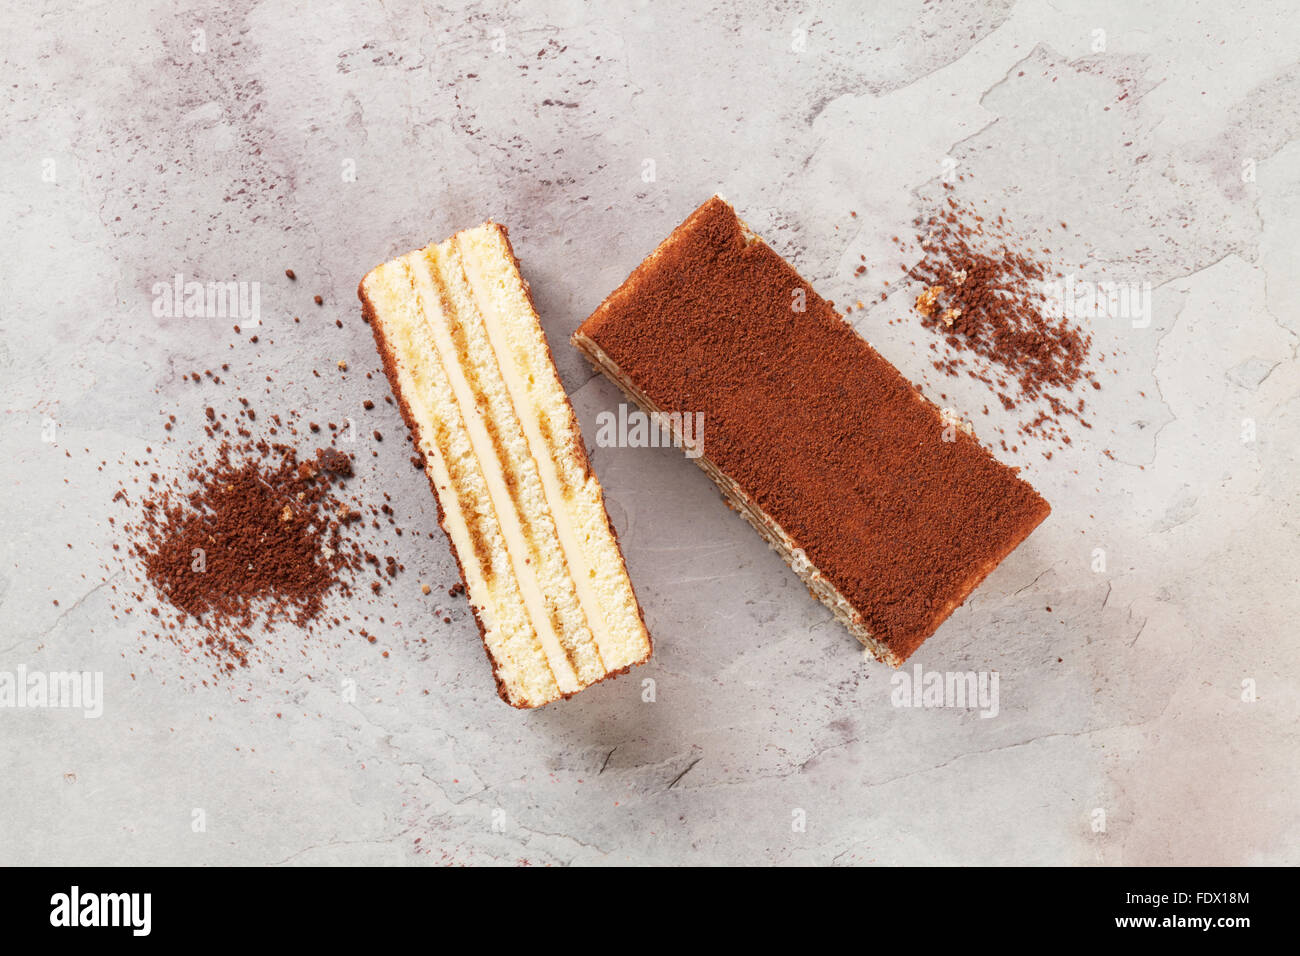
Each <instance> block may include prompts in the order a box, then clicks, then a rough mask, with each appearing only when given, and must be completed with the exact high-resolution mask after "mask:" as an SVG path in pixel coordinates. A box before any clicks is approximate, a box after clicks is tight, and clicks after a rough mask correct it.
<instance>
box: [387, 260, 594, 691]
mask: <svg viewBox="0 0 1300 956" xmlns="http://www.w3.org/2000/svg"><path fill="white" fill-rule="evenodd" d="M405 261H406V263H407V266H408V268H409V269H410V270H411V278H412V280H413V281H412V288H414V289H415V292H416V295H417V296H418V297H419V300H420V303H421V311H422V313H423V314H424V315H425V317H426V319H427V326H428V328H429V330H430V332H431V334H432V338H433V341H434V345H435V347H436V349H437V352H438V360H439V362H440V363H441V364H442V367H443V369H444V371H445V372H446V376H447V380H448V382H449V384H450V385H451V388H452V392H453V394H454V395H455V397H456V403H457V405H459V406H460V411H461V416H462V419H463V421H464V424H465V428H466V431H467V432H468V434H469V438H470V443H471V445H472V446H473V449H474V455H475V457H477V458H478V460H479V466H480V468H481V470H482V474H483V478H484V480H485V482H486V483H487V487H488V493H489V496H490V498H491V501H492V508H493V510H494V511H495V512H496V514H497V518H498V520H499V522H500V525H501V531H502V534H503V536H504V537H505V539H506V549H507V551H508V552H509V554H510V560H511V565H512V567H513V568H514V572H515V579H516V581H517V583H518V586H519V591H520V593H521V595H522V596H523V599H524V605H525V606H526V607H527V609H528V616H529V618H531V620H532V623H533V628H534V630H535V631H536V632H537V638H538V640H539V641H540V642H541V645H542V649H543V650H544V651H545V653H546V660H547V663H548V664H549V665H550V668H551V672H552V673H553V674H554V675H555V682H556V684H557V685H558V686H559V688H560V690H561V691H562V692H563V693H566V694H571V693H574V692H576V691H578V690H581V689H582V684H581V683H580V682H579V680H578V675H577V673H576V672H575V671H574V669H573V665H572V664H570V663H569V659H568V657H567V656H566V655H565V653H564V648H563V646H562V645H561V644H560V639H559V637H558V636H557V635H556V633H555V629H554V627H553V626H552V624H551V618H550V615H549V614H548V613H547V608H546V596H545V594H544V593H543V592H542V587H541V583H540V582H539V581H538V579H537V574H536V572H535V570H534V569H533V568H532V566H531V565H530V564H529V563H528V561H527V559H526V555H527V554H528V553H529V548H528V542H527V538H526V536H525V535H524V531H523V526H522V525H521V523H520V520H519V515H518V514H517V513H516V511H515V508H514V504H513V502H512V500H511V496H510V490H509V487H508V486H507V484H506V479H505V472H504V467H503V465H502V463H501V462H500V461H499V460H498V458H497V454H496V450H495V448H494V447H493V443H492V437H491V435H490V434H489V432H488V429H487V427H486V425H485V424H484V422H483V415H482V413H481V412H480V411H479V408H478V405H477V403H476V402H475V400H474V392H473V390H472V389H471V388H470V385H469V382H468V380H467V379H466V377H465V371H464V369H463V368H462V367H461V364H460V360H459V358H458V357H457V353H456V347H455V344H454V343H453V341H452V338H451V335H450V333H449V332H448V331H447V324H448V323H449V322H452V321H454V318H453V317H451V316H448V315H447V314H446V313H445V312H444V310H443V306H442V297H441V296H440V295H439V293H438V291H437V287H436V284H435V282H434V279H433V276H432V274H431V272H430V266H429V262H428V259H427V257H426V256H425V255H416V256H413V257H411V258H409V259H407V260H405ZM435 317H436V318H435Z"/></svg>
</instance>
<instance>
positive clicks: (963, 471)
mask: <svg viewBox="0 0 1300 956" xmlns="http://www.w3.org/2000/svg"><path fill="white" fill-rule="evenodd" d="M573 341H574V344H575V345H576V346H577V347H578V348H579V349H581V350H582V351H583V352H584V353H585V354H586V355H587V357H588V358H589V359H590V360H591V362H592V363H593V364H594V365H595V366H596V368H597V369H599V370H600V371H602V372H604V373H605V374H606V375H608V376H609V377H610V378H611V379H612V380H613V381H614V382H615V383H616V384H617V385H618V386H619V387H620V388H621V389H622V390H623V391H624V392H625V393H626V394H627V395H628V397H629V398H631V399H632V400H633V401H634V402H636V403H637V404H638V405H639V406H641V408H642V409H643V410H644V411H646V412H647V413H649V414H651V415H656V414H660V415H662V414H663V413H668V414H667V415H665V416H664V418H663V420H668V421H672V420H683V419H684V418H685V416H687V415H690V414H692V413H696V414H698V413H701V412H702V413H703V415H704V423H705V430H704V432H703V434H704V435H705V436H706V438H707V441H705V442H704V445H703V447H702V448H698V449H695V451H696V452H699V453H701V454H699V456H698V457H696V459H695V460H696V461H697V462H698V463H699V464H700V465H701V467H703V468H704V470H705V471H706V472H707V473H708V474H709V476H710V477H711V478H712V479H713V480H714V481H715V482H717V484H718V485H719V486H720V487H721V489H722V492H723V494H724V495H725V496H726V497H727V499H728V500H729V501H730V502H731V504H732V505H733V506H734V507H735V508H736V509H737V510H738V511H739V512H740V513H741V514H742V515H744V516H745V517H746V518H747V519H748V520H749V521H750V523H751V524H753V525H754V527H755V528H757V529H758V531H759V533H760V534H762V535H763V537H764V538H766V539H767V541H768V543H769V544H771V545H772V547H774V548H775V549H776V550H777V551H778V552H780V554H781V555H782V556H783V557H784V558H785V560H786V561H787V562H788V563H789V564H790V566H791V567H792V568H794V570H795V571H796V572H797V573H798V574H799V576H800V577H801V578H802V579H803V581H804V583H805V584H807V585H808V587H809V589H810V590H811V591H812V592H813V594H815V595H816V596H817V597H819V598H820V599H821V600H822V601H824V602H825V603H826V605H827V606H828V607H829V608H830V609H831V610H832V611H833V612H834V613H835V616H836V617H837V618H839V619H840V620H841V621H843V622H844V624H845V625H846V626H847V627H848V629H849V630H850V631H851V632H852V633H853V635H854V636H855V637H857V639H858V640H859V641H861V642H862V643H863V644H864V645H865V646H866V647H867V648H869V649H870V650H871V651H872V653H873V654H874V655H875V656H876V657H877V658H878V659H880V660H883V661H887V662H888V663H890V664H892V665H894V666H898V665H900V664H901V663H902V662H903V661H905V660H906V659H907V658H908V656H910V655H911V654H912V652H913V651H915V650H916V648H917V647H918V646H919V645H920V644H921V642H922V641H924V640H925V639H926V638H927V637H929V636H930V635H931V634H933V633H934V631H935V629H936V628H937V627H938V626H939V625H940V624H941V623H942V622H943V621H944V619H945V618H947V617H948V615H949V614H951V613H952V611H953V610H954V609H955V608H956V607H958V606H959V605H960V604H961V603H962V602H963V601H964V600H965V599H966V597H967V595H969V594H970V593H971V591H972V590H973V589H974V588H975V586H976V585H977V584H979V582H980V581H981V580H983V578H984V577H985V575H987V574H988V573H989V572H990V571H992V570H993V568H994V567H996V566H997V564H998V562H1000V561H1001V560H1002V559H1003V558H1004V557H1006V556H1007V555H1008V554H1009V553H1010V552H1011V551H1012V550H1013V549H1014V548H1015V547H1016V546H1017V545H1018V544H1019V543H1020V542H1021V541H1023V540H1024V539H1025V538H1026V537H1027V536H1028V535H1029V533H1030V532H1031V531H1032V530H1033V529H1034V528H1035V527H1036V526H1037V525H1038V523H1039V522H1040V521H1042V520H1043V519H1044V518H1045V517H1047V514H1048V512H1049V511H1050V508H1049V507H1048V505H1047V502H1046V501H1044V500H1043V499H1042V498H1041V497H1039V496H1038V494H1037V493H1036V492H1035V491H1034V489H1033V488H1031V487H1030V486H1029V485H1028V484H1026V483H1025V482H1024V481H1022V480H1021V479H1020V478H1019V477H1017V476H1016V473H1015V472H1014V471H1013V470H1012V469H1010V468H1008V467H1006V466H1005V465H1003V464H1001V463H1000V462H998V461H997V460H996V459H995V458H994V457H993V456H992V455H991V454H989V453H988V452H987V451H986V450H985V449H984V448H983V447H982V446H981V445H980V444H979V442H978V441H976V439H975V438H974V437H972V436H971V435H970V434H968V433H967V431H966V429H965V428H963V427H961V426H960V425H959V423H957V422H954V421H953V420H952V419H951V418H950V417H947V416H945V415H944V413H943V412H941V411H940V409H938V408H936V407H935V406H934V405H932V404H931V403H930V402H929V401H927V400H926V399H925V398H924V397H923V396H922V395H921V393H920V392H919V391H918V390H917V389H916V388H915V387H914V386H913V385H912V384H911V383H910V382H908V381H907V380H906V379H905V378H904V377H903V376H902V374H901V373H899V371H898V370H897V369H895V368H894V367H893V366H892V365H890V364H889V362H887V361H886V360H885V359H884V358H882V357H881V356H880V355H879V354H878V353H877V352H876V351H875V349H873V348H872V347H871V346H870V345H868V344H867V343H866V342H865V341H864V340H863V339H862V338H861V337H860V336H859V335H858V334H857V333H856V332H855V331H854V329H853V327H852V326H850V325H849V324H848V322H846V321H845V320H844V319H843V318H841V317H840V316H839V315H838V314H837V313H836V312H835V310H834V308H833V307H832V305H831V303H829V302H827V301H825V300H823V299H822V298H821V297H819V296H818V295H817V293H815V292H814V291H813V290H812V288H811V287H810V286H809V285H808V283H807V282H805V281H804V280H803V279H802V278H800V276H799V275H798V273H796V272H795V271H794V269H793V268H791V266H790V265H789V264H788V263H787V262H785V260H783V259H782V258H781V257H780V256H779V255H777V254H776V253H775V252H773V251H772V250H771V249H770V248H769V247H768V246H767V245H766V244H765V243H764V242H763V241H762V240H761V239H759V238H758V237H757V236H756V235H754V234H753V232H752V231H750V229H749V228H748V227H747V226H746V225H745V224H744V223H743V222H742V221H741V220H740V219H739V218H737V216H736V213H735V211H734V210H733V209H732V208H731V206H729V205H728V204H727V203H726V202H725V201H723V200H722V199H721V198H719V197H716V196H715V197H714V198H712V199H710V200H709V201H708V202H706V203H704V205H702V206H701V207H700V208H699V209H697V210H695V212H693V213H692V214H691V215H690V217H689V218H688V219H687V220H686V221H685V222H684V223H682V224H681V225H680V226H678V227H677V229H675V230H674V231H673V233H672V235H670V236H669V237H668V238H667V239H666V240H665V241H664V242H663V243H662V244H660V246H659V247H658V248H657V249H656V250H655V251H654V252H653V253H651V255H650V257H649V258H648V259H646V260H645V261H644V262H643V263H641V265H640V266H638V267H637V269H636V271H634V272H633V273H632V275H631V276H629V277H628V279H627V281H626V282H624V283H623V285H622V286H620V287H619V288H618V289H617V290H615V291H614V293H613V294H611V295H610V296H609V298H607V299H606V300H605V301H604V302H603V303H602V304H601V306H600V307H599V308H598V309H597V310H596V311H595V312H594V313H593V314H592V315H591V317H590V318H588V319H587V320H586V321H585V322H584V323H583V324H582V326H581V327H580V328H579V329H578V331H577V332H576V333H575V334H574V337H573ZM672 413H679V414H678V415H676V416H673V415H672Z"/></svg>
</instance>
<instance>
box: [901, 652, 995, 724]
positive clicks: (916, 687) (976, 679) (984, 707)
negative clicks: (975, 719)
mask: <svg viewBox="0 0 1300 956" xmlns="http://www.w3.org/2000/svg"><path fill="white" fill-rule="evenodd" d="M889 683H890V685H891V686H892V687H893V688H894V689H893V691H892V692H891V693H890V695H889V700H890V702H891V703H892V704H893V705H894V706H895V707H955V708H958V709H963V710H976V709H978V710H979V712H980V716H981V717H996V716H997V715H998V710H999V705H998V672H997V671H978V672H976V671H926V670H922V669H921V665H920V664H916V665H913V667H912V672H911V673H910V674H909V673H908V672H907V671H905V670H900V671H896V672H895V673H894V675H893V676H892V677H891V678H890V679H889Z"/></svg>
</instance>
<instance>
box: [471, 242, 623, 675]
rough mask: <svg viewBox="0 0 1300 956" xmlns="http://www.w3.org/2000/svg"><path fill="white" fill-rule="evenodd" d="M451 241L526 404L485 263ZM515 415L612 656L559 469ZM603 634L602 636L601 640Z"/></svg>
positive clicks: (536, 428) (590, 619) (591, 623)
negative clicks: (521, 427)
mask: <svg viewBox="0 0 1300 956" xmlns="http://www.w3.org/2000/svg"><path fill="white" fill-rule="evenodd" d="M455 242H456V245H457V248H458V249H459V250H460V253H461V257H462V258H463V260H464V262H465V266H466V268H465V275H466V278H468V279H469V282H470V288H471V289H473V292H474V301H475V303H476V304H477V305H478V308H479V314H480V315H481V316H482V317H483V324H484V325H485V326H486V328H487V333H488V339H489V340H490V341H491V343H492V351H493V352H495V353H496V356H497V364H498V366H499V367H500V370H501V377H502V378H503V379H504V380H505V383H506V389H507V391H508V392H509V393H510V401H511V404H513V405H514V407H515V409H516V410H518V409H520V408H527V407H528V406H529V403H530V397H529V395H528V386H527V385H526V384H525V382H524V379H523V376H522V375H521V374H520V369H519V367H518V365H517V363H516V362H515V361H514V360H513V359H512V357H511V349H510V346H509V343H508V342H507V341H506V339H505V333H504V331H503V329H502V322H503V321H504V320H503V318H502V316H501V313H500V310H498V309H497V306H496V298H495V297H494V296H493V295H492V289H491V287H490V286H489V285H488V279H487V275H486V270H485V268H484V265H483V263H482V262H481V261H480V260H479V256H478V252H477V250H476V249H474V247H473V244H472V243H468V242H465V241H463V239H462V237H461V236H460V235H458V236H456V238H455ZM519 292H520V294H521V295H522V292H523V290H522V289H520V290H519ZM515 417H516V418H518V420H519V422H520V424H521V425H522V426H523V430H524V436H525V437H526V438H527V439H528V450H529V451H530V452H531V453H532V456H533V461H534V462H536V464H537V470H538V474H539V475H540V476H541V479H542V489H543V491H544V493H545V495H546V501H547V504H548V505H549V507H550V512H551V517H552V518H553V519H554V521H555V530H556V533H557V535H558V536H559V539H560V548H561V550H562V552H563V554H564V560H565V562H566V563H567V564H568V566H569V571H570V577H571V578H572V579H573V583H574V586H575V588H576V590H577V592H578V601H579V602H580V603H581V605H582V611H583V614H584V615H585V616H586V618H587V626H588V627H589V628H590V629H591V637H592V640H593V641H594V642H595V644H596V651H597V652H598V653H599V654H600V656H601V658H602V661H603V660H608V659H612V658H613V656H614V655H613V654H612V653H611V649H610V647H609V646H608V623H607V622H606V620H605V614H604V611H603V610H602V608H601V604H600V597H599V595H597V594H596V589H595V588H594V587H593V586H592V583H591V579H592V575H591V569H590V567H589V566H588V564H587V559H586V555H585V553H584V551H583V548H582V545H581V543H580V541H579V539H578V530H577V528H576V527H575V526H574V523H573V519H572V517H571V515H570V514H569V507H568V503H567V502H566V501H565V499H564V491H563V487H562V485H561V483H560V474H559V471H558V470H557V469H556V467H555V459H554V458H552V457H551V453H550V448H549V446H548V445H547V443H546V439H545V438H544V437H543V435H542V430H541V426H540V424H539V422H538V419H537V417H536V416H533V415H521V414H518V413H516V416H515ZM602 638H605V640H604V641H603V642H602Z"/></svg>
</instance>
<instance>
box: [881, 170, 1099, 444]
mask: <svg viewBox="0 0 1300 956" xmlns="http://www.w3.org/2000/svg"><path fill="white" fill-rule="evenodd" d="M954 190H955V186H954V184H952V183H945V184H944V194H943V195H942V196H941V198H940V200H939V201H938V203H937V205H935V206H934V207H933V208H932V209H931V210H930V211H929V212H927V213H923V214H922V215H920V216H918V217H917V218H916V219H915V220H914V221H913V226H914V228H915V233H916V241H917V243H918V244H919V245H920V247H921V250H922V258H921V260H920V261H919V262H918V263H917V264H916V265H915V266H913V267H912V268H911V269H909V270H907V278H908V279H909V280H911V281H912V282H913V283H914V284H915V287H916V288H917V289H918V292H917V294H916V299H915V308H916V311H917V312H918V313H919V315H920V316H921V324H922V325H923V326H925V327H926V328H928V329H930V330H931V331H932V332H934V333H935V334H936V335H938V336H940V338H941V339H942V342H943V344H944V345H945V346H946V347H947V351H946V353H945V354H944V355H943V357H941V358H937V359H936V360H935V361H934V362H933V363H932V364H933V366H934V368H935V369H936V370H938V371H940V372H942V373H944V374H946V375H949V376H954V377H956V376H959V375H962V374H965V375H967V376H969V377H970V378H973V379H976V380H978V381H980V382H983V383H984V384H985V385H987V386H989V387H990V388H992V389H993V390H994V392H995V393H996V395H997V397H998V400H999V401H1000V402H1001V404H1002V406H1003V408H1005V409H1007V410H1008V411H1010V410H1015V409H1020V410H1022V412H1024V415H1025V417H1024V418H1023V420H1022V421H1021V422H1020V424H1019V429H1018V431H1019V433H1020V434H1021V435H1022V436H1024V437H1026V438H1029V437H1034V438H1039V439H1043V440H1047V441H1055V442H1058V443H1059V444H1061V445H1068V444H1070V437H1069V435H1068V434H1067V432H1066V420H1067V419H1069V420H1073V421H1075V422H1077V423H1078V424H1079V425H1081V426H1082V427H1084V428H1091V427H1092V426H1091V425H1090V424H1089V422H1088V421H1086V420H1085V419H1084V412H1085V410H1086V403H1085V400H1084V399H1083V398H1082V397H1080V396H1079V395H1078V394H1076V393H1077V392H1078V391H1079V390H1081V389H1083V388H1085V387H1086V388H1088V389H1089V390H1092V389H1099V388H1100V387H1101V386H1100V384H1099V383H1098V382H1097V379H1096V376H1095V373H1094V372H1092V371H1091V370H1090V369H1089V368H1088V359H1089V354H1090V351H1091V347H1092V336H1091V334H1090V333H1088V332H1087V331H1086V330H1085V329H1083V328H1081V327H1080V326H1079V325H1078V324H1076V323H1075V322H1074V321H1073V320H1072V319H1071V318H1070V317H1069V316H1057V315H1053V314H1052V311H1053V310H1052V309H1050V308H1049V303H1048V290H1047V283H1048V282H1050V281H1052V280H1054V279H1056V278H1059V277H1060V275H1061V273H1060V272H1059V271H1058V270H1057V268H1056V267H1055V265H1053V264H1052V262H1051V258H1050V257H1051V255H1052V252H1051V250H1050V249H1049V248H1046V247H1043V246H1042V244H1041V242H1040V241H1038V240H1031V238H1029V237H1026V236H1022V235H1019V234H1017V233H1016V232H1015V230H1013V229H1012V227H1011V226H1010V225H1009V224H1008V223H1007V221H1006V219H1005V217H1004V216H1002V215H996V216H995V215H984V214H981V213H980V212H979V211H977V210H976V209H975V208H974V207H973V206H971V205H970V204H968V203H964V202H962V201H959V200H958V199H957V198H956V197H955V196H954V195H953V193H954ZM1062 228H1064V224H1062ZM894 242H895V244H896V245H898V246H899V247H900V248H901V247H902V246H903V243H902V241H901V240H900V239H899V238H898V237H897V236H895V237H894ZM931 347H932V348H933V347H934V346H931Z"/></svg>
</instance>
